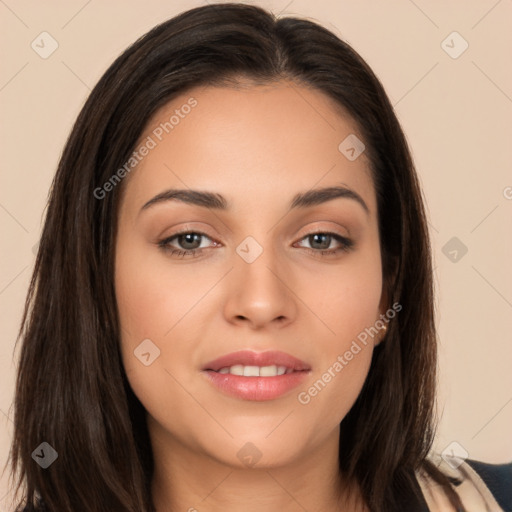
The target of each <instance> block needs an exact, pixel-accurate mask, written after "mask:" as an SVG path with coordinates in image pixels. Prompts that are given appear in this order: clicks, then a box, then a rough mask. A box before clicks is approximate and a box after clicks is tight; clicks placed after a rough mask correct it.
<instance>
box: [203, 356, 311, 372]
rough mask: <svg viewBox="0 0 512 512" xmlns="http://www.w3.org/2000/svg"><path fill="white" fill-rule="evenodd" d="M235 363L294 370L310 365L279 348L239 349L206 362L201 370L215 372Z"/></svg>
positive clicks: (309, 368) (308, 367)
mask: <svg viewBox="0 0 512 512" xmlns="http://www.w3.org/2000/svg"><path fill="white" fill-rule="evenodd" d="M235 364H241V365H243V366H270V365H273V364H275V365H276V366H286V367H287V368H291V369H292V370H294V371H309V370H311V367H310V366H309V365H308V364H307V363H305V362H304V361H301V360H300V359H297V358H296V357H293V356H292V355H290V354H287V353H286V352H280V351H279V350H268V351H266V352H253V351H251V350H239V351H238V352H232V353H231V354H226V355H225V356H221V357H219V358H217V359H214V360H213V361H210V362H209V363H206V364H205V365H204V366H203V368H202V370H213V371H215V372H216V371H219V370H220V369H221V368H225V367H226V366H234V365H235ZM265 378H272V377H265Z"/></svg>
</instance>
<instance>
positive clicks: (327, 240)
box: [310, 233, 331, 249]
mask: <svg viewBox="0 0 512 512" xmlns="http://www.w3.org/2000/svg"><path fill="white" fill-rule="evenodd" d="M312 237H313V243H311V240H310V244H311V246H313V244H314V243H316V242H317V241H318V239H319V238H320V237H323V239H324V242H323V243H322V242H319V243H320V246H321V247H316V249H328V248H329V245H330V244H331V236H330V235H326V234H324V233H317V234H315V235H312ZM313 247H314V246H313Z"/></svg>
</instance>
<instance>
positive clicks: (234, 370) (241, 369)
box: [218, 364, 293, 377]
mask: <svg viewBox="0 0 512 512" xmlns="http://www.w3.org/2000/svg"><path fill="white" fill-rule="evenodd" d="M292 372H293V370H292V369H291V368H286V366H276V365H272V366H243V365H241V364H235V365H233V366H231V367H229V366H226V367H224V368H221V369H220V370H218V373H223V374H226V373H230V374H231V375H239V376H243V377H276V376H277V375H284V374H285V373H292Z"/></svg>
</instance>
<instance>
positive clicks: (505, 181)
mask: <svg viewBox="0 0 512 512" xmlns="http://www.w3.org/2000/svg"><path fill="white" fill-rule="evenodd" d="M210 3H212V2H210ZM247 3H255V4H258V5H261V6H263V7H268V8H270V9H271V10H272V11H273V12H274V13H276V14H277V13H281V14H283V15H285V14H290V15H298V16H302V17H310V18H312V19H314V20H317V21H319V22H320V23H322V24H323V25H325V26H326V27H328V28H329V29H331V30H333V31H334V32H335V33H336V34H337V35H338V36H340V37H342V38H343V39H345V40H346V41H348V42H349V43H350V44H351V45H352V46H353V47H354V48H355V49H356V50H357V51H358V52H359V53H360V54H361V55H362V56H363V58H365V59H366V60H367V62H368V63H369V64H370V66H371V67H372V68H373V69H374V71H375V72H376V74H377V76H378V77H379V78H380V80H381V81H382V82H383V84H384V87H385V89H386V91H387V93H388V95H389V97H390V99H391V101H392V103H393V104H394V105H395V108H396V112H397V115H398V117H399V119H400V121H401V123H402V126H403V128H404V130H405V133H406V135H407V138H408V140H409V143H410V146H411V149H412V151H413V156H414V158H415V161H416V164H417V167H418V170H419V174H420V178H421V182H422V184H423V187H424V193H425V197H426V200H427V203H428V207H429V212H430V226H431V235H432V243H433V249H434V258H435V269H436V270H435V272H436V282H437V287H438V292H437V297H438V300H437V302H438V323H439V335H440V341H441V347H440V349H441V350H440V352H441V360H440V395H439V409H440V413H442V419H441V422H440V426H439V433H438V439H437V445H436V446H437V449H438V450H439V451H443V450H444V449H445V448H446V447H447V446H449V445H450V443H452V442H454V441H456V442H457V443H459V444H460V445H461V446H462V447H463V448H464V449H465V450H466V451H467V452H468V454H469V457H470V458H473V459H479V460H484V461H488V462H505V461H510V460H512V442H511V439H512V437H511V436H510V432H512V372H511V371H510V367H511V361H512V335H511V332H512V270H511V262H512V236H511V235H512V151H511V146H512V137H511V136H512V66H511V65H510V62H511V60H510V57H511V50H512V31H511V30H510V24H511V21H512V1H511V0H500V1H496V0H489V1H487V0H485V1H483V0H482V1H473V2H467V1H451V2H445V1H441V0H438V1H435V2H434V1H430V2H427V1H422V0H417V1H414V2H413V1H412V0H400V1H398V0H397V1H386V2H377V1H368V0H365V1H359V2H352V1H348V0H316V1H315V2H311V1H307V0H292V1H290V0H268V1H259V2H247ZM203 4H204V2H201V1H195V2H192V1H185V0H183V1H176V2H171V1H168V0H166V1H164V0H145V1H144V2H142V1H133V0H132V1H126V0H123V1H120V0H119V1H103V2H100V1H98V0H92V1H91V0H90V1H89V2H87V1H85V0H79V1H68V2H57V1H47V2H44V3H42V2H41V3H40V2H36V1H32V2H28V1H15V0H0V20H1V21H0V26H1V32H0V33H1V34H2V38H3V41H2V44H1V45H0V51H1V62H2V68H1V74H0V106H1V114H2V124H1V163H2V165H1V188H0V230H1V240H2V251H1V260H0V309H1V317H2V324H1V325H2V343H1V345H0V464H2V467H3V464H4V463H5V461H6V459H7V455H8V450H9V444H10V439H11V435H12V422H11V418H12V415H13V410H12V408H11V403H12V400H13V392H14V379H15V363H16V353H14V352H13V350H14V341H15V339H16V335H17V329H18V327H19V321H20V316H21V312H22V305H23V302H24V298H25V294H26V291H27V287H28V282H29V278H30V275H31V271H32V268H33V263H34V253H33V248H34V246H35V245H36V244H37V241H38V237H39V235H40V231H41V226H42V218H43V211H44V207H45V204H46V200H47V194H48V189H49V186H50V183H51V179H52V177H53V174H54V172H55V168H56V164H57V161H58V158H59V155H60V153H61V151H62V148H63V145H64V143H65V140H66V137H67V135H68V133H69V130H70V128H71V125H72V123H73V121H74V119H75V117H76V116H77V114H78V112H79V110H80V108H81V106H82V104H83V102H84V100H85V98H86V97H87V95H88V93H89V91H90V89H91V88H92V87H93V86H94V84H95V83H96V82H97V80H98V79H99V78H100V76H101V75H102V73H103V72H104V71H105V70H106V68H107V67H108V66H109V65H110V63H111V62H112V61H113V60H114V58H115V57H116V56H117V55H118V54H119V53H120V52H121V51H122V50H123V49H125V47H127V46H128V45H129V44H130V43H131V42H133V41H134V40H135V39H136V38H138V37H139V36H140V35H142V34H143V33H145V32H146V31H147V30H149V29H150V28H151V27H153V26H154V25H156V24H157V23H160V22H162V21H164V20H166V19H168V18H170V17H172V16H173V15H175V14H177V13H178V12H181V11H183V10H186V9H188V8H191V7H195V6H199V5H203ZM43 31H46V32H48V33H49V34H51V36H52V37H53V38H54V39H55V40H56V41H57V42H58V45H59V46H58V49H57V50H56V51H55V52H54V53H53V54H52V55H50V56H49V57H48V58H47V59H43V58H41V57H40V56H39V55H38V54H37V53H36V52H35V51H34V50H33V49H32V48H31V43H32V41H34V40H36V42H37V41H40V38H38V36H39V34H41V32H43ZM453 31H457V32H458V33H459V34H460V35H461V36H462V38H463V39H464V40H465V41H467V43H468V44H469V47H468V48H467V50H466V51H465V52H464V53H462V54H461V55H460V56H458V58H452V57H450V56H449V55H448V53H446V51H445V49H447V50H448V51H450V52H452V53H453V52H458V51H460V50H461V49H462V48H463V44H464V43H463V40H460V39H457V37H456V36H455V37H454V36H450V37H449V38H448V39H447V41H446V43H445V44H444V45H443V46H442V42H443V41H444V40H445V39H446V38H447V36H449V35H450V34H451V33H452V32H453ZM446 45H448V47H447V46H446ZM48 47H49V46H46V48H48ZM443 47H444V48H445V49H443ZM450 47H451V48H450ZM452 237H457V238H458V239H459V240H460V242H461V243H463V244H464V245H465V246H466V247H467V249H468V252H467V253H466V254H465V255H463V256H461V252H458V253H457V261H451V259H450V258H454V257H455V253H453V252H452V254H451V255H450V251H453V247H451V246H450V245H449V246H447V247H446V248H445V249H444V252H445V253H447V255H445V253H443V247H445V244H447V242H448V241H449V240H450V239H452ZM34 448H35V447H34ZM460 449H461V448H457V449H456V450H455V452H457V450H460ZM7 492H8V490H7V472H6V473H5V474H4V476H3V478H2V479H1V480H0V510H4V509H5V507H6V506H7V505H6V503H7V500H6V498H5V495H6V493H7Z"/></svg>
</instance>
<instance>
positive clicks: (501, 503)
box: [417, 454, 512, 512]
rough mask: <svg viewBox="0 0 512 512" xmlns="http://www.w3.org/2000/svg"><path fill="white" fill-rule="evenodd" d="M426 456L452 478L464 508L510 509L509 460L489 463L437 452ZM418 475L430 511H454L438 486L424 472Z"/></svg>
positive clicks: (511, 482)
mask: <svg viewBox="0 0 512 512" xmlns="http://www.w3.org/2000/svg"><path fill="white" fill-rule="evenodd" d="M429 458H430V460H431V461H432V462H433V463H434V464H436V466H437V467H438V468H439V469H440V470H441V471H442V472H443V473H444V474H445V475H447V476H448V477H449V478H450V479H451V481H452V486H453V489H454V491H455V492H456V493H457V494H458V496H459V498H460V500H461V501H462V503H463V505H464V507H465V508H466V510H468V511H473V510H475V511H476V510H489V511H493V512H512V462H509V463H505V464H489V463H486V462H481V461H477V460H472V459H465V460H463V459H460V458H457V457H449V458H448V457H441V456H440V455H439V454H433V455H431V456H430V457H429ZM417 476H418V483H419V484H420V487H421V490H422V492H423V496H424V498H425V501H426V504H427V505H428V510H429V511H432V512H434V511H438V510H439V511H440V510H453V508H452V507H451V505H450V504H449V502H448V499H447V497H446V496H445V494H444V492H443V491H442V490H441V488H440V486H438V485H437V484H436V483H435V482H433V481H431V480H430V479H429V478H428V477H427V476H426V475H424V474H423V473H418V474H417Z"/></svg>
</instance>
